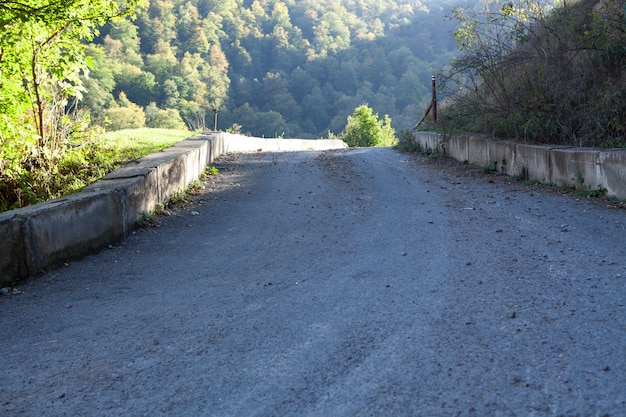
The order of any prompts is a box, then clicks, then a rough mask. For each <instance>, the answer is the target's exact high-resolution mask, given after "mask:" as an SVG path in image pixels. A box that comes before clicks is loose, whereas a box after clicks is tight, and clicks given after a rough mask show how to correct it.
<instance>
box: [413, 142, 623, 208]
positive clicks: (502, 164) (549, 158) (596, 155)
mask: <svg viewBox="0 0 626 417" xmlns="http://www.w3.org/2000/svg"><path fill="white" fill-rule="evenodd" d="M415 140H416V141H417V143H418V144H419V145H420V146H421V147H422V148H425V149H437V150H439V151H443V153H444V154H445V155H446V156H449V157H452V158H454V159H456V160H457V161H461V162H467V163H471V164H474V165H479V166H484V165H486V164H489V165H491V166H492V167H493V166H495V169H496V170H497V171H499V172H502V173H504V174H507V175H511V176H520V177H522V178H524V179H530V180H537V181H541V182H544V183H552V184H556V185H567V186H572V187H575V188H577V189H587V190H595V189H600V188H603V189H605V190H607V195H609V196H612V197H617V198H619V199H626V149H608V150H599V149H590V148H573V147H566V146H542V145H528V144H521V143H514V142H508V141H503V140H497V139H493V138H489V137H487V136H482V135H464V134H454V135H444V134H438V133H432V132H417V133H415Z"/></svg>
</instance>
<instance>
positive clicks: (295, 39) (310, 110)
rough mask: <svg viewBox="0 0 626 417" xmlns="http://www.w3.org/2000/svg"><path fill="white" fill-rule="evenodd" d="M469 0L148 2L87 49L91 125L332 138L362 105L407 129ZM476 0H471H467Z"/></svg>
mask: <svg viewBox="0 0 626 417" xmlns="http://www.w3.org/2000/svg"><path fill="white" fill-rule="evenodd" d="M466 3H467V2H466V1H463V0H456V1H455V0H447V1H446V0H443V1H442V0H438V1H435V0H421V1H420V0H349V1H341V2H339V1H336V0H302V1H295V0H253V1H250V0H145V1H143V2H142V3H140V4H139V6H138V8H137V10H136V14H135V15H133V16H129V17H128V18H127V19H126V20H124V21H121V22H115V23H110V24H108V25H107V26H105V27H104V28H102V30H101V31H100V34H99V36H98V37H96V38H95V39H94V40H93V43H91V44H90V45H89V51H88V54H89V55H90V56H91V57H92V60H93V62H92V65H91V67H92V70H91V71H90V73H89V76H88V78H86V79H85V81H84V84H85V87H86V92H85V94H84V97H83V100H82V101H81V102H79V104H78V106H79V108H82V109H88V110H89V112H90V114H91V123H93V124H104V125H105V126H107V128H108V129H110V130H115V129H121V128H127V127H139V126H143V125H146V126H149V127H178V126H183V125H187V126H188V127H189V128H190V129H194V130H195V129H202V128H209V129H212V128H213V122H214V120H213V117H214V113H213V109H216V110H218V111H219V113H218V128H219V129H220V130H226V129H230V130H233V131H241V132H243V133H249V134H252V135H256V136H268V137H282V136H285V137H303V138H307V137H311V138H317V137H325V136H327V135H328V132H329V131H330V132H334V133H339V132H341V130H342V129H343V127H344V126H345V124H346V118H347V116H348V115H350V114H352V112H353V111H354V109H355V108H356V107H358V106H359V105H362V104H364V103H367V104H368V105H369V106H370V107H371V108H372V109H373V110H374V111H375V112H376V113H380V114H381V115H383V114H387V115H389V116H390V118H391V120H392V121H393V124H394V128H395V129H396V130H398V129H405V128H410V127H412V126H413V125H414V124H415V122H416V120H418V119H419V118H420V117H421V115H422V114H423V111H424V108H425V107H426V105H427V104H428V102H429V101H430V94H431V90H430V88H431V87H430V86H431V75H432V73H433V71H435V70H438V69H441V68H443V67H444V66H446V65H447V64H448V62H449V61H450V58H451V57H452V56H454V54H455V53H456V52H457V44H456V42H455V40H454V38H453V36H452V32H453V29H454V22H452V21H451V20H450V19H448V18H447V16H448V15H449V14H450V12H451V10H452V9H453V7H454V6H455V5H464V4H466ZM471 3H474V2H471Z"/></svg>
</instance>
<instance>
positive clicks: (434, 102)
mask: <svg viewBox="0 0 626 417" xmlns="http://www.w3.org/2000/svg"><path fill="white" fill-rule="evenodd" d="M432 80H433V97H432V99H431V100H430V104H429V105H428V108H427V109H426V113H424V117H422V120H420V121H419V123H418V124H416V125H415V127H414V128H413V130H416V129H417V128H418V127H419V126H420V125H421V124H422V122H423V121H424V119H426V116H428V113H430V111H431V110H432V111H433V124H437V82H436V81H435V76H434V75H433V76H432Z"/></svg>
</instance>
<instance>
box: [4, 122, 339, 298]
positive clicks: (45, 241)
mask: <svg viewBox="0 0 626 417" xmlns="http://www.w3.org/2000/svg"><path fill="white" fill-rule="evenodd" d="M345 147H347V146H346V144H345V143H344V142H342V141H337V140H319V141H318V140H299V139H262V138H249V137H245V136H238V135H232V134H227V133H216V134H210V135H197V136H194V137H192V138H189V139H186V140H184V141H181V142H179V143H178V144H176V145H174V146H172V147H171V148H168V149H166V150H164V151H163V152H158V153H155V154H152V155H148V156H146V157H144V158H141V159H139V160H137V161H133V162H131V163H129V164H127V165H125V166H123V167H121V168H119V169H117V170H116V171H114V172H112V173H111V174H109V175H107V176H106V177H104V178H103V179H101V180H100V181H98V182H96V183H94V184H92V185H90V186H88V187H86V188H85V189H84V190H82V191H81V192H79V193H76V194H73V195H70V196H67V197H64V198H60V199H57V200H52V201H49V202H45V203H41V204H36V205H34V206H30V207H24V208H21V209H17V210H11V211H7V212H4V213H0V242H1V243H0V245H1V246H0V247H1V250H0V286H5V285H9V284H11V283H12V282H13V281H15V280H16V279H22V278H26V277H29V276H34V275H36V274H37V273H39V272H40V271H42V270H43V269H45V268H47V267H49V266H53V265H57V264H59V263H61V262H65V261H69V260H73V259H77V258H80V257H83V256H85V255H88V254H90V253H93V252H95V251H98V250H100V249H103V248H105V247H107V246H108V245H110V244H113V243H116V242H119V241H121V240H122V239H123V238H124V237H125V236H127V235H128V233H129V232H130V231H131V230H132V229H133V227H134V226H135V224H136V223H137V221H138V220H140V219H141V218H142V216H143V215H144V214H143V213H149V212H150V211H152V210H153V209H154V207H155V206H156V205H157V204H163V203H166V202H167V201H168V200H169V198H170V196H171V195H172V193H174V192H176V191H179V190H181V189H186V188H187V186H188V185H189V183H191V182H192V181H193V180H195V179H198V178H199V177H200V176H201V175H202V173H203V172H204V170H205V168H206V166H207V165H209V164H211V163H213V161H214V160H215V158H217V157H218V156H220V155H221V154H223V153H226V152H256V151H259V150H262V151H272V152H277V151H278V152H281V151H300V150H309V149H312V150H313V149H314V150H323V149H335V148H345Z"/></svg>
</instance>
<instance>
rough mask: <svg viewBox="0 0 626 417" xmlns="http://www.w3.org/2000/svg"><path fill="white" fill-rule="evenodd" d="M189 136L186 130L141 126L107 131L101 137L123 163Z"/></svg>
mask: <svg viewBox="0 0 626 417" xmlns="http://www.w3.org/2000/svg"><path fill="white" fill-rule="evenodd" d="M191 136H192V133H191V132H189V131H187V130H173V129H150V128H141V129H124V130H117V131H115V132H107V133H105V134H104V135H103V136H102V139H103V140H104V141H105V143H106V144H107V145H108V146H109V147H112V148H115V149H116V150H117V151H118V152H119V154H120V156H124V157H123V158H121V159H120V160H119V161H118V163H123V162H127V161H130V160H133V159H138V158H141V157H144V156H146V155H150V154H151V153H155V152H160V151H162V150H163V149H167V148H169V147H170V146H172V145H175V144H176V143H178V142H180V141H181V140H183V139H186V138H188V137H191Z"/></svg>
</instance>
